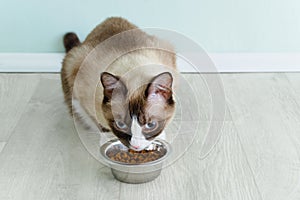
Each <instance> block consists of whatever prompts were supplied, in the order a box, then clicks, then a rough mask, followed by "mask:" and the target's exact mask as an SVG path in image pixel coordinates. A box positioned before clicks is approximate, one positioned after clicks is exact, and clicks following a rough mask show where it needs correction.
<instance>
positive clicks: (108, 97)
mask: <svg viewBox="0 0 300 200" xmlns="http://www.w3.org/2000/svg"><path fill="white" fill-rule="evenodd" d="M101 83H102V86H103V96H104V98H103V102H102V110H103V114H104V117H105V118H106V120H107V121H108V124H109V126H110V128H111V130H112V132H113V133H114V134H115V135H116V136H117V137H118V138H119V139H120V141H121V142H122V143H123V144H124V145H126V146H127V147H129V148H131V149H133V150H136V151H140V150H143V149H144V148H146V147H147V146H149V145H150V144H151V141H152V140H153V139H154V138H156V137H157V136H159V135H160V134H161V133H162V131H163V130H164V128H165V126H166V124H167V123H168V122H169V121H170V119H171V118H172V116H173V114H174V110H175V102H174V100H173V94H172V83H173V77H172V75H171V73H169V72H164V73H161V74H159V75H157V76H155V77H153V78H152V80H151V81H150V82H149V83H148V84H145V85H143V86H140V87H138V88H137V89H133V90H132V89H130V88H127V87H126V85H125V83H124V82H123V81H122V80H121V79H120V78H119V77H118V76H115V75H112V74H110V73H107V72H103V73H102V74H101Z"/></svg>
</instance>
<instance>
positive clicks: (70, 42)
mask: <svg viewBox="0 0 300 200" xmlns="http://www.w3.org/2000/svg"><path fill="white" fill-rule="evenodd" d="M78 45H80V41H79V39H78V37H77V35H76V33H72V32H69V33H66V34H65V35H64V46H65V49H66V52H69V51H70V50H71V49H72V48H73V47H76V46H78Z"/></svg>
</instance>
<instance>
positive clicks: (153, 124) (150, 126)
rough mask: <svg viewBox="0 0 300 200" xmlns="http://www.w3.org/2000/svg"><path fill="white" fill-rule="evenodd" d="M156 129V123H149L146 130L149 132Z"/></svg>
mask: <svg viewBox="0 0 300 200" xmlns="http://www.w3.org/2000/svg"><path fill="white" fill-rule="evenodd" d="M156 127H157V122H156V121H152V122H148V123H147V124H145V129H147V130H153V129H155V128H156Z"/></svg>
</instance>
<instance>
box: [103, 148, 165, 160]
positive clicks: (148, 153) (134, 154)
mask: <svg viewBox="0 0 300 200" xmlns="http://www.w3.org/2000/svg"><path fill="white" fill-rule="evenodd" d="M165 154H166V150H165V149H162V148H157V149H154V150H142V151H134V150H131V149H122V148H121V147H120V146H115V147H114V148H111V149H110V150H109V151H107V156H108V157H109V158H110V159H111V160H114V161H117V162H123V163H127V164H142V163H147V162H151V161H155V160H157V159H159V158H161V157H163V156H164V155H165Z"/></svg>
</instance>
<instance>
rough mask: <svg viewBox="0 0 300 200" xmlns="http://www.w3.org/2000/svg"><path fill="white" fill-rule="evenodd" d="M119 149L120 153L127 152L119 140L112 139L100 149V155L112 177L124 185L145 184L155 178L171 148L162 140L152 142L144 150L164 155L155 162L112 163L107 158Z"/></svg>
mask: <svg viewBox="0 0 300 200" xmlns="http://www.w3.org/2000/svg"><path fill="white" fill-rule="evenodd" d="M116 147H117V148H118V149H120V151H125V152H126V151H128V150H129V149H128V148H127V147H126V146H125V145H123V144H122V143H121V142H120V141H119V140H117V139H114V140H111V141H108V142H107V143H105V144H104V145H102V146H101V147H100V155H101V157H102V160H104V161H105V162H106V163H107V164H108V165H109V167H110V168H111V172H112V174H113V176H114V177H115V178H116V179H117V180H119V181H121V182H125V183H145V182H149V181H152V180H154V179H155V178H157V177H158V176H159V175H160V173H161V169H162V166H163V162H164V161H165V160H166V158H167V157H168V155H169V154H170V152H171V146H170V145H169V144H168V143H167V142H165V141H162V140H154V141H153V142H152V144H151V145H150V146H149V147H147V148H146V149H145V150H156V151H164V152H165V154H164V155H163V156H162V157H160V158H158V159H157V160H154V161H151V162H145V163H140V164H130V163H126V162H120V161H114V160H112V159H111V158H110V157H109V156H108V152H110V151H111V150H112V149H114V148H116Z"/></svg>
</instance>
